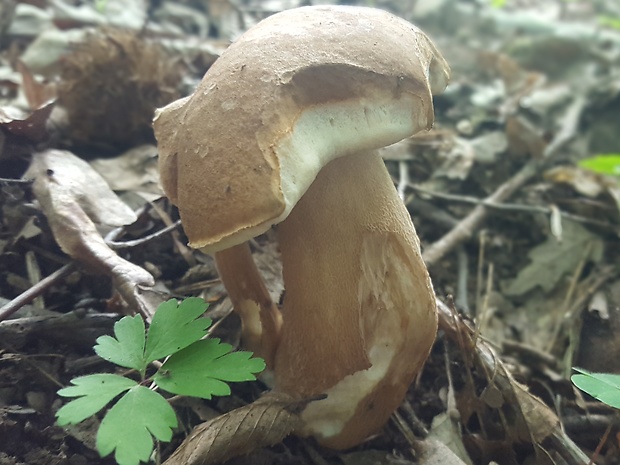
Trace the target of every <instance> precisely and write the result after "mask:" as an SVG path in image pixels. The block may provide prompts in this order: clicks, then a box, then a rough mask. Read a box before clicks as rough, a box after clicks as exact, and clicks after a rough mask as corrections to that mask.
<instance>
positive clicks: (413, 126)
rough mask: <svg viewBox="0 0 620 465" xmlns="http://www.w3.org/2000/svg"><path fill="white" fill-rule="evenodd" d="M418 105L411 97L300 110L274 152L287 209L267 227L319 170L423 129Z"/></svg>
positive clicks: (377, 98)
mask: <svg viewBox="0 0 620 465" xmlns="http://www.w3.org/2000/svg"><path fill="white" fill-rule="evenodd" d="M420 104H421V101H420V99H419V98H418V97H416V96H414V95H411V94H405V95H401V96H400V98H398V99H395V98H394V97H393V96H392V95H377V96H373V97H372V99H366V100H362V101H360V100H355V101H351V102H339V103H336V104H331V105H329V104H324V105H321V106H317V107H314V108H309V109H307V110H306V111H304V112H303V114H302V115H301V116H300V117H299V118H298V119H297V122H296V123H295V125H294V127H293V128H292V130H291V132H290V133H289V134H288V135H286V136H285V137H284V138H283V139H282V140H281V141H280V143H279V144H278V146H277V148H276V150H275V152H276V154H277V155H278V158H279V160H280V179H281V188H282V193H283V194H284V199H285V202H286V208H285V210H284V212H283V213H282V214H281V215H280V216H279V217H278V218H276V219H275V220H274V221H273V222H272V224H277V223H279V222H281V221H283V220H284V219H286V217H288V215H289V213H290V212H291V210H292V209H293V207H294V206H295V204H296V203H297V201H298V200H299V199H300V198H301V197H302V196H303V195H304V194H305V193H306V191H307V190H308V188H309V187H310V184H312V182H313V181H314V179H315V178H316V176H317V175H318V173H319V171H320V170H321V168H322V167H323V166H325V165H326V164H327V163H329V162H330V161H331V160H333V159H334V158H338V157H341V156H344V155H349V154H352V153H355V152H360V151H368V150H373V149H378V148H380V147H385V146H386V145H390V144H393V143H395V142H398V141H399V140H402V139H404V138H405V137H409V136H410V135H412V134H414V133H416V132H418V131H419V130H420V129H423V128H425V127H426V125H427V121H426V118H425V117H424V115H425V112H423V111H418V110H417V109H416V107H417V106H419V105H420ZM417 115H419V116H417ZM416 116H417V117H416Z"/></svg>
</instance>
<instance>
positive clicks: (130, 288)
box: [25, 150, 156, 316]
mask: <svg viewBox="0 0 620 465" xmlns="http://www.w3.org/2000/svg"><path fill="white" fill-rule="evenodd" d="M25 176H26V177H31V178H34V183H33V186H32V189H33V192H34V195H35V197H36V198H37V200H38V201H39V203H40V205H41V209H42V210H43V212H44V213H45V215H46V216H47V219H48V222H49V225H50V228H51V230H52V233H53V234H54V238H55V239H56V242H58V245H59V246H60V248H61V249H62V250H63V251H64V252H65V253H67V254H68V255H69V256H71V257H72V258H73V259H74V260H76V261H78V262H79V263H81V264H82V265H83V266H84V267H85V268H87V269H88V270H89V271H91V272H94V273H99V274H105V275H108V276H111V277H112V278H113V280H114V285H115V287H116V289H117V290H118V292H119V293H120V294H121V295H122V296H123V298H124V299H125V300H126V301H127V302H128V303H129V304H130V305H132V306H133V307H134V308H136V309H138V310H139V311H140V312H141V313H143V314H145V315H147V316H148V315H152V313H153V312H154V310H155V307H156V305H155V307H153V303H149V302H147V301H146V300H145V299H144V298H143V297H142V294H143V290H144V289H145V288H150V287H152V286H153V285H154V283H155V282H154V279H153V276H152V275H151V274H150V273H149V272H147V271H146V270H145V269H143V268H141V267H139V266H138V265H135V264H133V263H131V262H128V261H127V260H125V259H123V258H121V257H119V256H118V255H117V254H116V253H115V252H114V251H113V250H112V249H110V248H109V247H108V245H107V244H106V243H105V241H104V240H103V238H102V237H101V235H100V234H99V232H98V231H97V228H96V226H95V224H94V223H93V220H92V219H97V220H98V221H99V222H103V223H113V224H123V223H124V222H125V221H127V220H130V219H131V218H132V217H133V212H132V211H131V210H129V209H128V207H127V206H126V205H125V204H123V203H122V202H121V200H120V199H118V198H117V197H116V196H115V194H114V193H113V192H112V191H111V190H110V189H109V188H108V186H107V184H106V183H105V181H104V180H103V179H102V178H101V177H99V175H98V174H97V173H95V172H94V170H92V168H90V167H89V165H88V164H86V163H85V162H83V161H82V160H80V159H79V158H77V157H76V156H75V155H73V154H71V153H70V152H63V151H59V150H48V151H45V152H42V153H40V154H38V155H36V156H35V157H34V158H33V161H32V163H31V165H30V168H29V169H28V171H27V172H26V174H25ZM124 209H126V210H124Z"/></svg>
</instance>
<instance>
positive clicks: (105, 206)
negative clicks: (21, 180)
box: [24, 150, 136, 226]
mask: <svg viewBox="0 0 620 465" xmlns="http://www.w3.org/2000/svg"><path fill="white" fill-rule="evenodd" d="M24 176H25V177H26V178H35V179H36V180H38V182H39V185H41V183H42V182H43V181H41V180H43V179H44V180H47V181H49V182H50V183H52V184H53V185H54V187H53V189H54V190H55V192H60V191H62V192H64V193H66V195H67V196H68V197H70V198H71V199H72V200H73V201H75V202H77V204H78V205H79V207H80V208H81V209H82V210H83V211H84V213H86V214H87V215H88V217H89V218H90V219H91V220H92V221H93V222H95V223H98V224H105V225H108V226H124V225H127V224H131V223H133V222H134V221H136V214H135V213H134V212H133V211H132V210H131V209H130V208H129V207H128V206H127V205H126V204H125V203H124V202H123V201H122V200H120V199H119V198H118V197H117V196H116V194H115V193H114V192H112V191H111V190H110V187H109V186H108V184H107V183H106V182H105V180H104V179H103V178H102V177H101V176H100V175H99V173H97V172H96V171H95V170H94V169H93V168H91V167H90V165H89V164H88V163H86V162H85V161H84V160H82V159H81V158H78V157H76V156H75V155H73V154H72V153H71V152H66V151H63V150H47V151H45V152H41V153H39V154H37V155H35V156H34V157H33V159H32V163H31V165H30V168H28V171H27V172H26V174H25V175H24ZM39 179H41V180H39ZM52 180H53V181H52ZM35 184H36V183H35Z"/></svg>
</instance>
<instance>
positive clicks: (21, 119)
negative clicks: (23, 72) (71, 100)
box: [0, 102, 54, 143]
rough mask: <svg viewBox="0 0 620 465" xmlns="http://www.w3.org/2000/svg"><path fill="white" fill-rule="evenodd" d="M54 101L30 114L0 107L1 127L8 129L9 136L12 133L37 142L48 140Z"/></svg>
mask: <svg viewBox="0 0 620 465" xmlns="http://www.w3.org/2000/svg"><path fill="white" fill-rule="evenodd" d="M53 108H54V102H50V103H48V104H46V105H44V106H42V107H40V108H38V109H36V110H34V111H33V112H32V113H31V114H29V115H23V114H22V113H21V112H19V114H18V113H17V112H16V111H15V109H14V108H10V107H4V108H0V128H1V129H3V130H5V131H6V134H7V136H8V135H11V136H14V137H17V138H20V139H25V140H26V141H28V142H32V143H37V142H42V141H44V140H46V139H47V138H48V137H49V133H48V131H47V128H46V123H47V120H48V119H49V116H50V114H51V113H52V109H53Z"/></svg>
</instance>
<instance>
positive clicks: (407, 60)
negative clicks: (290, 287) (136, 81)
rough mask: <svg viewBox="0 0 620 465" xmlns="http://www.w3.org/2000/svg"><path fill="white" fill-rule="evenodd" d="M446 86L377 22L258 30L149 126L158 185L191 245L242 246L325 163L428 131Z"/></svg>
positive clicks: (321, 12)
mask: <svg viewBox="0 0 620 465" xmlns="http://www.w3.org/2000/svg"><path fill="white" fill-rule="evenodd" d="M448 74H449V70H448V66H447V64H446V62H445V61H444V59H443V58H442V57H441V55H439V53H438V52H437V51H436V49H435V47H434V46H433V44H432V43H431V42H430V40H429V39H428V38H427V37H426V36H425V35H424V34H423V33H422V32H421V31H419V30H418V29H417V28H416V27H415V26H413V25H411V24H409V23H408V22H406V21H404V20H403V19H400V18H398V17H396V16H394V15H392V14H390V13H387V12H385V11H382V10H376V9H371V8H362V7H346V6H322V7H304V8H297V9H293V10H287V11H283V12H281V13H278V14H276V15H273V16H271V17H269V18H267V19H266V20H263V21H261V22H260V23H259V24H257V25H256V26H255V27H253V28H252V29H250V30H249V31H247V32H246V33H245V34H244V35H243V36H241V38H240V39H239V40H237V41H236V42H235V43H234V44H232V45H231V46H230V47H229V48H228V49H227V50H226V51H225V52H224V53H223V54H222V56H221V57H220V58H219V59H218V60H217V61H216V62H215V64H214V65H213V66H212V67H211V68H210V69H209V71H208V72H207V74H206V75H205V77H204V79H203V81H202V82H201V84H200V85H199V87H198V88H197V90H196V92H195V93H194V94H193V95H192V96H190V97H188V98H186V99H182V100H180V101H177V102H174V103H172V104H170V105H168V106H167V107H165V108H163V109H162V110H160V111H159V112H158V113H157V116H156V118H155V122H154V125H155V131H156V136H157V139H158V142H159V148H160V156H161V159H160V164H161V173H162V183H163V186H164V189H165V190H166V193H167V194H168V196H169V197H170V199H171V200H172V201H173V202H174V203H175V204H177V205H178V207H179V210H180V213H181V219H182V221H183V225H184V228H185V231H186V233H187V235H188V237H189V239H190V244H191V245H192V246H193V247H196V248H201V249H203V250H205V251H207V252H214V251H218V250H222V249H225V248H228V247H230V246H232V245H235V244H239V243H241V242H244V241H246V240H248V239H250V238H251V237H254V236H256V235H258V234H260V233H262V232H264V231H266V230H267V229H268V228H269V227H271V226H272V225H274V224H276V223H278V222H280V221H282V220H284V219H285V218H286V217H287V216H288V215H289V213H290V212H291V210H292V208H293V206H294V205H295V204H296V203H297V201H298V200H299V198H301V196H302V195H303V194H304V193H305V192H306V190H307V189H308V187H309V186H310V184H312V182H313V181H314V179H315V178H316V176H317V174H318V172H319V171H320V169H321V168H322V166H324V165H325V164H327V163H328V162H329V161H330V160H331V159H333V158H335V157H339V156H343V155H346V154H349V153H354V152H357V151H359V150H367V149H374V148H379V147H383V146H385V145H389V144H391V143H394V142H397V141H398V140H401V139H403V138H405V137H408V136H410V135H412V134H414V133H415V132H417V131H419V130H420V129H423V128H429V127H430V126H431V125H432V123H433V105H432V100H431V92H439V91H441V90H443V88H444V87H445V86H446V84H447V81H448ZM206 199H208V200H206Z"/></svg>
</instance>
